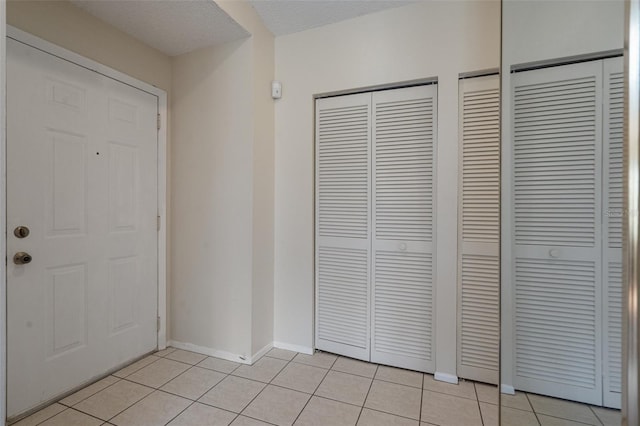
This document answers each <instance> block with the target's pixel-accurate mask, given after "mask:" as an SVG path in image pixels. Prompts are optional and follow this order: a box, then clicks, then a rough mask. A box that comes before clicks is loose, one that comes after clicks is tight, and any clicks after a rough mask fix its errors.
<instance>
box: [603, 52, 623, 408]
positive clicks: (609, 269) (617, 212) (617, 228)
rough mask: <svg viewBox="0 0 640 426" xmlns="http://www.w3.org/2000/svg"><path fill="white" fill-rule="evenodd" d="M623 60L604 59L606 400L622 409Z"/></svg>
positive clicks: (604, 317)
mask: <svg viewBox="0 0 640 426" xmlns="http://www.w3.org/2000/svg"><path fill="white" fill-rule="evenodd" d="M622 65H623V59H622V58H611V59H606V60H605V61H604V111H603V115H604V133H603V136H604V140H603V143H604V145H603V155H604V161H603V164H604V203H605V209H604V215H603V219H604V229H603V234H604V244H603V247H604V248H603V257H604V265H603V269H604V270H603V296H604V312H603V319H604V322H603V341H604V350H603V359H604V362H603V369H604V371H603V381H604V383H603V386H604V389H603V391H604V393H603V403H604V405H605V406H607V407H612V408H620V405H621V402H622V401H621V385H622V383H621V381H622V211H623V186H622V162H623V156H622V140H623V111H624V107H623V102H624V73H623V66H622Z"/></svg>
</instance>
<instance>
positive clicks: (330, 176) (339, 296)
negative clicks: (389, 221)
mask: <svg viewBox="0 0 640 426" xmlns="http://www.w3.org/2000/svg"><path fill="white" fill-rule="evenodd" d="M370 126H371V95H370V94H368V93H365V94H358V95H351V96H339V97H335V98H324V99H318V100H317V101H316V263H315V264H316V277H315V278H316V347H317V348H318V349H321V350H326V351H330V352H335V353H338V354H341V355H346V356H350V357H353V358H358V359H362V360H367V361H368V360H369V347H370V344H369V340H370V331H369V328H370V320H369V316H370V314H369V311H370V304H369V293H370V290H369V282H370V279H369V277H370V272H369V270H370V265H371V261H370V243H371V240H370V235H369V233H370V183H369V182H370V169H371V166H370V153H369V144H370V140H371V133H370V132H371V130H370Z"/></svg>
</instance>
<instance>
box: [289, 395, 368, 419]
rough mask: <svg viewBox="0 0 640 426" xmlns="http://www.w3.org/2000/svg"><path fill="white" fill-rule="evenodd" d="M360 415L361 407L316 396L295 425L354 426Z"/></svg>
mask: <svg viewBox="0 0 640 426" xmlns="http://www.w3.org/2000/svg"><path fill="white" fill-rule="evenodd" d="M359 415H360V407H356V406H355V405H351V404H345V403H344V402H338V401H332V400H330V399H325V398H319V397H317V396H314V397H312V398H311V400H310V401H309V403H308V404H307V406H306V407H304V410H302V413H300V416H299V417H298V420H296V422H295V423H294V424H295V425H299V426H326V425H331V426H354V425H355V424H356V422H357V421H358V416H359Z"/></svg>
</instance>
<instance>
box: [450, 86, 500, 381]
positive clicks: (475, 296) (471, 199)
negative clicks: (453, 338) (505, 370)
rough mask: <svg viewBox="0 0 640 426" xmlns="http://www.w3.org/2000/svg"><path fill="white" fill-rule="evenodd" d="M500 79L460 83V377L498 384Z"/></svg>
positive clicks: (458, 342)
mask: <svg viewBox="0 0 640 426" xmlns="http://www.w3.org/2000/svg"><path fill="white" fill-rule="evenodd" d="M499 85H500V81H499V77H498V75H492V76H484V77H477V78H470V79H463V80H460V83H459V91H458V92H459V100H458V108H459V131H458V134H459V138H460V148H459V158H460V165H459V185H458V186H459V195H458V197H459V205H458V216H459V218H458V238H459V245H458V247H459V253H458V338H457V348H458V350H457V356H458V359H457V363H458V376H459V377H462V378H466V379H471V380H478V381H482V382H487V383H492V384H497V383H498V368H499V337H500V323H499V322H500V318H499V315H500V310H499V300H500V257H499V254H500V253H499V252H500V223H499V221H500V89H499Z"/></svg>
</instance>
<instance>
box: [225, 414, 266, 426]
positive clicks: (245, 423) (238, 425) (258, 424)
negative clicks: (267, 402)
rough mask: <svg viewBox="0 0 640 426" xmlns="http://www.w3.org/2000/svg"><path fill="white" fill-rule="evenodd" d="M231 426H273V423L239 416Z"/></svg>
mask: <svg viewBox="0 0 640 426" xmlns="http://www.w3.org/2000/svg"><path fill="white" fill-rule="evenodd" d="M231 426H271V424H270V423H265V422H263V421H260V420H256V419H252V418H249V417H245V416H238V418H237V419H235V420H234V421H233V423H231Z"/></svg>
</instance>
